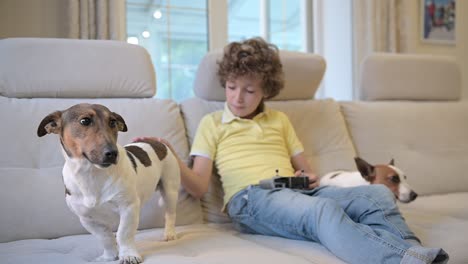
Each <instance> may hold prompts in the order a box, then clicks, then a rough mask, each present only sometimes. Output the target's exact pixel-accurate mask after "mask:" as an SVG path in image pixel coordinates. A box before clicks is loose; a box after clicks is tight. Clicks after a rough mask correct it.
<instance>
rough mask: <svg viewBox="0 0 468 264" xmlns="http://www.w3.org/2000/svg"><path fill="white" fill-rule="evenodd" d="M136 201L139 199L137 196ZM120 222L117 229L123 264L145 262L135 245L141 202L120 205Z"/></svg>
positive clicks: (120, 258)
mask: <svg viewBox="0 0 468 264" xmlns="http://www.w3.org/2000/svg"><path fill="white" fill-rule="evenodd" d="M132 200H134V201H139V200H138V198H137V197H136V196H135V198H134V199H132ZM119 209H120V224H119V228H118V230H117V241H118V243H119V260H120V263H121V264H138V263H141V262H143V259H142V257H141V256H140V254H138V251H137V250H136V245H135V234H136V231H137V228H138V222H139V220H140V215H139V212H140V210H139V209H140V204H139V202H134V203H132V204H127V205H126V206H120V208H119Z"/></svg>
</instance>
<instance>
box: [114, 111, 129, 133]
mask: <svg viewBox="0 0 468 264" xmlns="http://www.w3.org/2000/svg"><path fill="white" fill-rule="evenodd" d="M112 116H113V117H114V118H115V120H117V127H118V128H119V131H122V132H127V124H125V120H124V119H123V117H122V116H121V115H119V114H117V113H116V112H112Z"/></svg>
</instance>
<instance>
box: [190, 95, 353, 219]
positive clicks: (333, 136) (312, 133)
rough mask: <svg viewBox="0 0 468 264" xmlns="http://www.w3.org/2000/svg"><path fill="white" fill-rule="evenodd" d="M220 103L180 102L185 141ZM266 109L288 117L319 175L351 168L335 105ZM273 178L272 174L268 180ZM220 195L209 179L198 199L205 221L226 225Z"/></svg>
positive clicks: (279, 104) (284, 104) (295, 103)
mask: <svg viewBox="0 0 468 264" xmlns="http://www.w3.org/2000/svg"><path fill="white" fill-rule="evenodd" d="M223 104H224V103H223V102H209V101H205V100H203V99H199V98H192V99H189V100H186V101H184V102H182V103H181V109H182V113H183V116H184V121H185V126H186V129H187V134H188V138H189V142H190V143H192V142H193V137H194V136H195V133H196V130H197V127H198V123H199V121H200V120H201V118H202V117H203V116H204V115H205V114H207V113H210V112H213V111H216V110H221V109H222V108H223ZM267 106H268V107H271V108H274V109H278V110H280V111H283V112H284V113H286V115H288V117H289V119H290V121H291V123H292V125H293V126H294V128H295V130H296V133H297V136H298V137H299V139H300V140H301V142H302V143H303V145H304V148H305V155H306V158H307V160H308V161H309V162H310V164H311V166H312V167H313V168H315V170H316V172H317V173H318V174H319V175H323V174H325V173H327V172H330V171H332V170H337V169H345V170H351V169H355V165H354V159H353V158H354V156H355V151H354V148H353V145H352V143H351V141H350V139H349V135H348V131H347V129H346V125H345V122H344V119H343V116H342V114H341V112H340V106H339V104H338V103H337V102H335V101H333V100H331V99H328V100H292V101H274V102H267ZM273 176H274V175H273V174H272V177H273ZM222 205H223V192H222V187H221V181H220V180H219V176H215V177H212V184H211V187H210V190H209V192H208V194H207V195H205V197H203V199H202V206H203V209H204V217H205V220H207V221H209V222H226V221H227V218H226V217H225V215H224V214H221V212H220V210H221V208H222Z"/></svg>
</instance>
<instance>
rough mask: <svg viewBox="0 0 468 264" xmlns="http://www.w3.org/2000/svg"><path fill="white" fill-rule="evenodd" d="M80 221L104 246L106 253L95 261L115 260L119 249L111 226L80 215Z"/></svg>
mask: <svg viewBox="0 0 468 264" xmlns="http://www.w3.org/2000/svg"><path fill="white" fill-rule="evenodd" d="M80 222H81V224H82V225H83V226H84V228H86V230H88V231H89V232H90V233H91V234H93V235H94V236H96V237H97V238H98V239H99V240H100V241H101V243H102V245H103V247H104V253H102V255H101V256H99V257H98V258H96V259H95V260H94V261H99V262H100V261H113V260H116V259H117V256H118V253H119V252H118V249H117V242H116V240H115V236H114V233H113V232H112V229H111V227H110V226H108V225H107V224H105V223H100V222H98V221H97V220H95V219H91V218H88V217H83V216H82V217H80Z"/></svg>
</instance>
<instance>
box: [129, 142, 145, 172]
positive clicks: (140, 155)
mask: <svg viewBox="0 0 468 264" xmlns="http://www.w3.org/2000/svg"><path fill="white" fill-rule="evenodd" d="M125 149H126V150H127V151H128V152H130V153H132V155H134V156H135V157H136V158H137V159H138V160H139V161H140V162H141V164H143V166H145V167H149V166H151V159H150V158H149V156H148V153H146V151H145V150H143V149H142V148H140V147H138V146H134V145H131V146H125Z"/></svg>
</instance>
